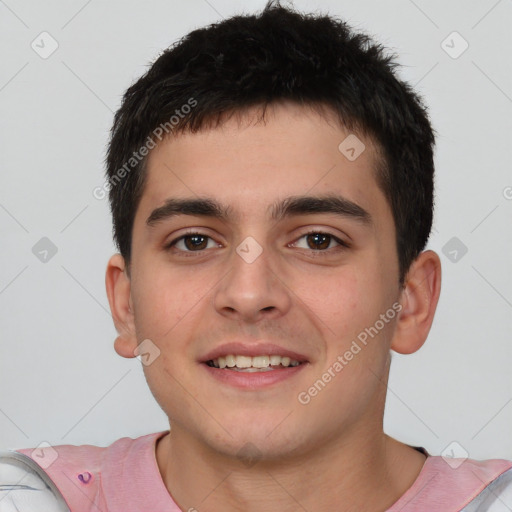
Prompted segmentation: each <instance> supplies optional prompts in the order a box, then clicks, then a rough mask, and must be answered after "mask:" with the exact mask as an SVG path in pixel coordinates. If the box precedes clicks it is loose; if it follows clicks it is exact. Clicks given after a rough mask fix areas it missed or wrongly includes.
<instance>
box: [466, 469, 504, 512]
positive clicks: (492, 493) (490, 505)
mask: <svg viewBox="0 0 512 512" xmlns="http://www.w3.org/2000/svg"><path fill="white" fill-rule="evenodd" d="M511 510H512V469H509V470H507V471H505V473H503V474H501V475H500V476H499V477H498V478H496V480H493V481H492V482H491V483H490V484H489V485H488V486H487V487H486V488H485V489H484V490H483V491H482V492H481V493H480V494H479V495H478V496H477V497H476V498H475V499H474V500H473V501H472V502H471V503H469V504H468V505H467V506H465V507H464V508H463V509H462V511H461V512H510V511H511Z"/></svg>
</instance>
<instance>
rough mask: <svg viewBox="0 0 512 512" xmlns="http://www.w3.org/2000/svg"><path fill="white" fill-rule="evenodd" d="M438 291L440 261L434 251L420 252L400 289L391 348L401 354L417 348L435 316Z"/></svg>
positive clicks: (420, 345)
mask: <svg viewBox="0 0 512 512" xmlns="http://www.w3.org/2000/svg"><path fill="white" fill-rule="evenodd" d="M440 293H441V261H440V259H439V256H438V255H437V254H436V253H435V252H434V251H430V250H429V251H424V252H422V253H421V254H420V255H419V256H418V257H417V258H416V260H414V262H413V263H412V264H411V267H410V269H409V271H408V273H407V276H406V279H405V287H404V289H403V291H402V294H401V298H400V303H401V305H402V310H401V311H400V314H399V317H398V320H397V324H396V329H395V333H394V336H393V340H392V343H391V349H392V350H394V351H395V352H398V353H400V354H412V353H413V352H416V351H417V350H419V349H420V348H421V347H422V346H423V343H425V340H426V339H427V336H428V333H429V331H430V328H431V326H432V322H433V320H434V314H435V311H436V307H437V303H438V300H439V295H440Z"/></svg>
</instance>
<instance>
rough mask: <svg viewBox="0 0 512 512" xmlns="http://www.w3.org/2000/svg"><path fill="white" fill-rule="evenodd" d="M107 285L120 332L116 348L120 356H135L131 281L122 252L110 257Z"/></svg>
mask: <svg viewBox="0 0 512 512" xmlns="http://www.w3.org/2000/svg"><path fill="white" fill-rule="evenodd" d="M105 286H106V288H107V296H108V302H109V304H110V311H111V312H112V318H113V320H114V325H115V326H116V330H117V333H118V334H119V336H118V337H117V338H116V340H115V342H114V349H115V351H116V352H117V353H118V354H119V355H120V356H123V357H128V358H130V357H135V355H136V354H135V353H134V351H135V348H136V347H137V336H136V333H135V323H134V316H133V304H132V300H131V282H130V278H129V276H128V273H127V269H126V265H125V261H124V258H123V257H122V256H121V254H114V255H113V256H112V257H111V258H110V260H109V262H108V264H107V271H106V275H105Z"/></svg>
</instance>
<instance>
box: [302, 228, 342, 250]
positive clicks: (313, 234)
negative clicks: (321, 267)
mask: <svg viewBox="0 0 512 512" xmlns="http://www.w3.org/2000/svg"><path fill="white" fill-rule="evenodd" d="M302 239H305V246H304V244H303V245H302V246H301V245H299V244H298V241H299V240H302ZM333 242H334V244H333ZM293 245H296V246H297V247H300V248H303V249H311V250H313V251H317V252H331V250H332V251H336V250H342V249H344V248H348V247H349V245H348V244H347V243H346V242H344V241H343V240H340V239H339V238H338V237H336V236H334V235H332V234H331V233H324V232H322V231H310V232H309V233H305V234H303V235H302V236H301V237H299V238H298V239H297V242H295V243H294V244H293Z"/></svg>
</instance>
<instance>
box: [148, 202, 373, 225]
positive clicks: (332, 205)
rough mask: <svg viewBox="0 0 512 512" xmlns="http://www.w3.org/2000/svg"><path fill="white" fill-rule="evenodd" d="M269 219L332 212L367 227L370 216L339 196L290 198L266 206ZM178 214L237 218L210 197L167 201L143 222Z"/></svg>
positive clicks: (226, 220)
mask: <svg viewBox="0 0 512 512" xmlns="http://www.w3.org/2000/svg"><path fill="white" fill-rule="evenodd" d="M268 212H269V213H270V219H271V220H273V221H281V220H283V219H285V218H288V217H292V216H294V215H314V214H315V213H332V214H334V215H338V216H340V217H343V218H350V219H354V220H357V221H359V222H362V223H363V224H366V225H370V224H372V223H373V221H372V217H371V215H370V214H369V213H368V211H366V210H365V209H363V208H362V207H361V206H359V205H358V204H356V203H354V202H353V201H350V200H349V199H347V198H345V197H342V196H338V195H324V196H290V197H287V198H285V199H282V200H280V201H278V202H276V203H274V204H272V205H270V206H269V209H268ZM178 215H194V216H199V217H212V218H216V219H219V220H222V221H224V222H228V221H229V220H233V219H236V218H238V215H236V214H235V213H234V212H233V209H232V208H231V207H230V206H225V205H223V204H222V203H220V202H218V201H216V200H215V199H212V198H208V197H206V198H168V199H167V200H166V201H165V204H164V205H163V206H160V207H158V208H156V209H155V210H153V211H152V212H151V214H150V215H149V217H148V218H147V220H146V224H147V226H148V227H153V226H155V225H156V224H158V223H159V222H161V221H163V220H166V219H169V218H171V217H175V216H178Z"/></svg>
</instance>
